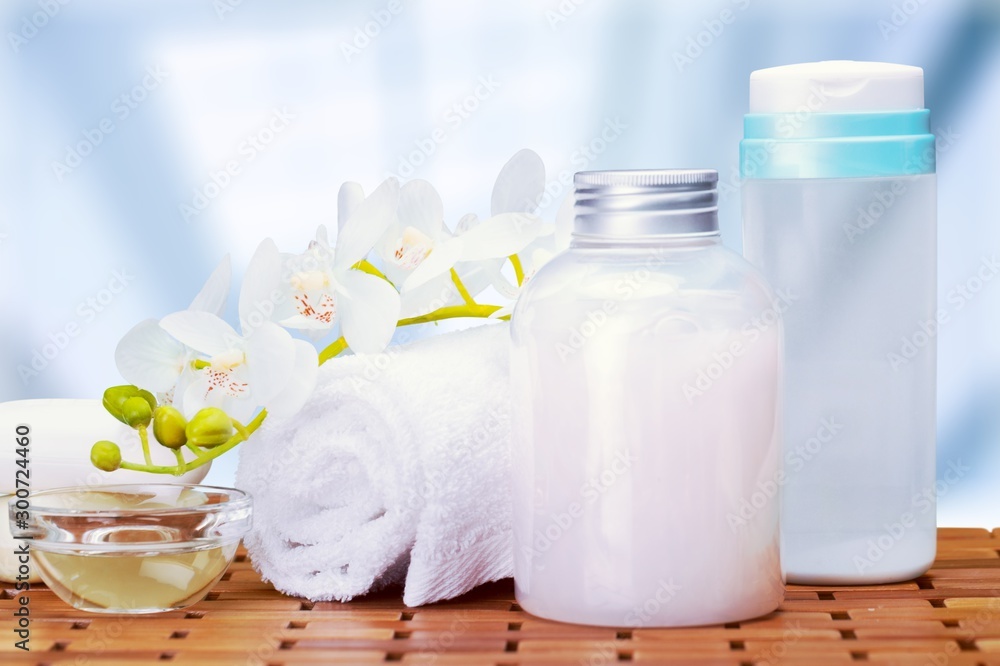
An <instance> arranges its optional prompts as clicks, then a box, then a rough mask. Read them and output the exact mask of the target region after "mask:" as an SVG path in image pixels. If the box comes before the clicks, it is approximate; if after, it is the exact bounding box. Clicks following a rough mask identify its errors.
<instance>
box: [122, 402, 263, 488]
mask: <svg viewBox="0 0 1000 666" xmlns="http://www.w3.org/2000/svg"><path fill="white" fill-rule="evenodd" d="M266 418H267V410H266V409H262V410H260V413H259V414H257V416H255V417H254V418H253V420H252V421H250V423H248V424H246V426H243V425H242V424H240V426H239V427H237V433H236V434H235V435H233V436H232V437H230V438H229V440H228V441H227V442H226V443H225V444H223V445H222V446H217V447H215V448H214V449H209V450H208V451H205V452H201V453H199V454H198V457H197V458H195V459H194V460H191V461H189V462H186V463H184V464H181V463H180V462H178V464H176V465H172V466H169V465H152V464H148V463H147V464H145V465H140V464H139V463H130V462H126V461H124V460H123V461H122V463H121V468H122V469H131V470H134V471H136V472H152V473H153V474H173V475H174V476H180V475H181V474H186V473H187V472H190V471H191V470H193V469H197V468H199V467H201V466H202V465H204V464H205V463H207V462H208V461H210V460H215V459H216V458H218V457H219V456H221V455H222V454H224V453H226V452H227V451H229V450H231V449H233V448H235V447H236V446H237V445H238V444H240V443H241V442H243V441H246V439H247V438H249V437H250V435H252V434H253V433H254V432H256V430H257V428H259V427H260V424H261V423H263V422H264V419H266ZM233 426H234V427H236V422H235V421H234V422H233Z"/></svg>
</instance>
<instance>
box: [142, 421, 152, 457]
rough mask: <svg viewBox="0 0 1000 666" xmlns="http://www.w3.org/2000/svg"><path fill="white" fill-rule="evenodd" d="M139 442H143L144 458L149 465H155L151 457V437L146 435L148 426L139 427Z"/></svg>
mask: <svg viewBox="0 0 1000 666" xmlns="http://www.w3.org/2000/svg"><path fill="white" fill-rule="evenodd" d="M139 441H140V442H142V457H143V459H144V460H145V461H146V464H147V465H152V464H153V458H152V456H150V455H149V435H148V434H146V426H144V425H141V426H139Z"/></svg>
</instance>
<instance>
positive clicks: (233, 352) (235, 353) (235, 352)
mask: <svg viewBox="0 0 1000 666" xmlns="http://www.w3.org/2000/svg"><path fill="white" fill-rule="evenodd" d="M246 360H247V359H246V354H244V353H243V352H242V351H240V350H239V349H230V350H229V351H225V352H222V353H221V354H216V355H215V356H213V357H212V360H211V361H209V364H210V367H211V368H212V370H217V371H223V372H225V371H229V370H232V369H233V368H235V367H237V366H239V365H242V364H243V363H245V362H246Z"/></svg>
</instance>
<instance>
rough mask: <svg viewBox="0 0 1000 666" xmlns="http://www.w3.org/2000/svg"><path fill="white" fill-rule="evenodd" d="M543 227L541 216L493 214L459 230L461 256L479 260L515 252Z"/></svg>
mask: <svg viewBox="0 0 1000 666" xmlns="http://www.w3.org/2000/svg"><path fill="white" fill-rule="evenodd" d="M545 231H546V229H545V225H544V223H543V222H542V220H541V218H539V217H537V216H535V215H529V214H527V213H504V214H502V215H495V216H493V217H491V218H490V219H488V220H486V221H485V222H483V223H482V224H480V225H478V226H477V227H475V228H473V229H470V230H469V231H468V232H467V233H464V234H462V236H461V237H460V238H461V239H462V260H463V261H478V260H480V259H493V258H496V257H507V256H510V255H512V254H517V253H518V252H520V251H521V250H523V249H524V248H526V247H528V245H530V244H531V242H532V241H533V240H535V239H536V238H538V236H539V235H541V234H542V233H544V232H545Z"/></svg>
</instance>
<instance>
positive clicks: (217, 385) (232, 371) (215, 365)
mask: <svg viewBox="0 0 1000 666" xmlns="http://www.w3.org/2000/svg"><path fill="white" fill-rule="evenodd" d="M246 360H247V357H246V354H244V353H243V351H241V350H239V349H230V350H229V351H225V352H222V353H221V354H216V355H215V356H213V357H212V358H211V360H209V366H208V368H206V369H205V372H206V376H207V378H208V392H209V393H211V392H212V391H220V392H222V393H224V394H225V395H227V396H229V397H231V398H237V397H240V396H241V395H243V394H244V393H246V392H247V390H248V384H247V382H245V381H240V379H239V377H238V375H239V374H242V373H240V370H241V369H242V368H243V366H244V365H245V364H246Z"/></svg>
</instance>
